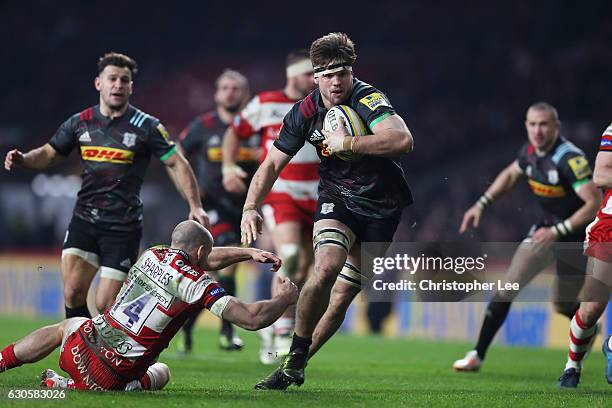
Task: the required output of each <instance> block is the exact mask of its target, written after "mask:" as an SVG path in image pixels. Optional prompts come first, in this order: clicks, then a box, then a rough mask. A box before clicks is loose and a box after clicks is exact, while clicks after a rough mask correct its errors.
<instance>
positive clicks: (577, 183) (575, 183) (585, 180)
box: [572, 178, 591, 191]
mask: <svg viewBox="0 0 612 408" xmlns="http://www.w3.org/2000/svg"><path fill="white" fill-rule="evenodd" d="M589 181H591V179H590V178H585V179H582V180H578V181H576V182H574V183H573V184H572V188H573V189H574V191H578V189H579V188H580V187H582V186H583V185H585V184H586V183H588V182H589Z"/></svg>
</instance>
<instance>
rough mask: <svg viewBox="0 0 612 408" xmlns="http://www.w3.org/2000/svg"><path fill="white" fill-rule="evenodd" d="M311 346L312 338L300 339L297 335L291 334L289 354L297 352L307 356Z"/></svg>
mask: <svg viewBox="0 0 612 408" xmlns="http://www.w3.org/2000/svg"><path fill="white" fill-rule="evenodd" d="M311 344H312V338H306V337H300V336H298V335H297V334H295V333H293V341H292V342H291V347H290V348H289V353H291V352H293V351H297V352H299V353H302V354H304V355H306V356H307V355H308V350H309V349H310V345H311Z"/></svg>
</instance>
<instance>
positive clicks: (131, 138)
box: [122, 132, 138, 147]
mask: <svg viewBox="0 0 612 408" xmlns="http://www.w3.org/2000/svg"><path fill="white" fill-rule="evenodd" d="M137 137H138V136H136V134H135V133H127V132H126V133H124V134H123V142H122V143H123V144H124V145H125V147H132V146H134V145H135V144H136V138H137Z"/></svg>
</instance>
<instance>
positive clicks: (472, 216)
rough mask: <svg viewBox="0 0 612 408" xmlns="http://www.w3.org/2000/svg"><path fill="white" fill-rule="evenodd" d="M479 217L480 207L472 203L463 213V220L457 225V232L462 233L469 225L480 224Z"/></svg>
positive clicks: (475, 225) (480, 213)
mask: <svg viewBox="0 0 612 408" xmlns="http://www.w3.org/2000/svg"><path fill="white" fill-rule="evenodd" d="M480 217H482V208H480V207H479V206H478V205H475V204H474V205H473V206H471V207H470V209H469V210H467V211H466V212H465V214H463V221H462V222H461V226H460V227H459V233H460V234H463V233H464V232H465V231H467V229H468V228H469V227H470V226H473V227H474V228H478V226H479V225H480Z"/></svg>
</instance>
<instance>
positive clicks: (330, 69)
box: [314, 62, 353, 78]
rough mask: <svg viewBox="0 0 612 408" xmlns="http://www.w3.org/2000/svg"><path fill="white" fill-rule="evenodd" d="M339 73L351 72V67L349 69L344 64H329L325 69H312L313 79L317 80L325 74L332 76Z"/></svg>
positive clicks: (347, 65) (348, 66)
mask: <svg viewBox="0 0 612 408" xmlns="http://www.w3.org/2000/svg"><path fill="white" fill-rule="evenodd" d="M340 71H353V67H351V66H350V65H349V64H347V63H345V62H340V63H338V64H331V65H327V66H325V67H316V68H315V69H314V77H315V78H318V77H320V76H323V75H326V74H333V73H336V72H340Z"/></svg>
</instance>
